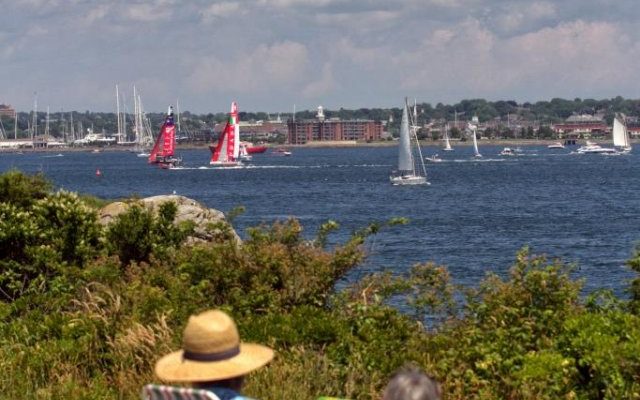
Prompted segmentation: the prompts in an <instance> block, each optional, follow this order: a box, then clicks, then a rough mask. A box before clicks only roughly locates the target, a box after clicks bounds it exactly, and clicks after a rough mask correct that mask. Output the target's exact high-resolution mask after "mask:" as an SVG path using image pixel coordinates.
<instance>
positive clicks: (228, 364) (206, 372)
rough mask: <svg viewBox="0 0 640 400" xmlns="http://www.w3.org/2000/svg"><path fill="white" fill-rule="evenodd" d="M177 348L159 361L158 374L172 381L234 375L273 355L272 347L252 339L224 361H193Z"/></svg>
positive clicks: (233, 376) (191, 380)
mask: <svg viewBox="0 0 640 400" xmlns="http://www.w3.org/2000/svg"><path fill="white" fill-rule="evenodd" d="M182 355H183V351H182V350H180V351H175V352H173V353H171V354H168V355H166V356H164V357H162V358H161V359H160V360H158V362H157V363H156V368H155V372H156V375H157V376H158V377H159V378H160V379H162V380H164V381H170V382H208V381H217V380H222V379H230V378H235V377H238V376H241V375H245V374H247V373H249V372H251V371H253V370H255V369H258V368H260V367H262V366H263V365H265V364H267V363H268V362H269V361H271V359H273V350H272V349H270V348H269V347H266V346H262V345H259V344H253V343H241V344H240V353H239V354H238V355H237V356H235V357H232V358H230V359H227V360H224V361H213V362H212V361H191V360H184V359H183V356H182Z"/></svg>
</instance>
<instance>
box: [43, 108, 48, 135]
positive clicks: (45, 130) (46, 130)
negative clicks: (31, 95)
mask: <svg viewBox="0 0 640 400" xmlns="http://www.w3.org/2000/svg"><path fill="white" fill-rule="evenodd" d="M44 137H45V140H46V141H47V142H48V141H49V106H47V119H46V123H45V127H44Z"/></svg>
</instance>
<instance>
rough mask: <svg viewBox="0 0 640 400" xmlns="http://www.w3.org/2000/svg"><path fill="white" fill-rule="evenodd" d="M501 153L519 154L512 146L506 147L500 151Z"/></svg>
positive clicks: (505, 154) (507, 154) (503, 154)
mask: <svg viewBox="0 0 640 400" xmlns="http://www.w3.org/2000/svg"><path fill="white" fill-rule="evenodd" d="M500 155H501V156H515V155H517V154H516V151H515V150H514V149H512V148H511V147H505V148H504V149H502V151H501V152H500Z"/></svg>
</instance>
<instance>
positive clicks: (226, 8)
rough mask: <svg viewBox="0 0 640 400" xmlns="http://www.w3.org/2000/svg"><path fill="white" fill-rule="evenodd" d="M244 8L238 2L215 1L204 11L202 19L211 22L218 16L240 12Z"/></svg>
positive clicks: (222, 16)
mask: <svg viewBox="0 0 640 400" xmlns="http://www.w3.org/2000/svg"><path fill="white" fill-rule="evenodd" d="M242 11H243V10H242V8H241V7H240V3H238V2H222V3H214V4H211V5H210V6H209V7H207V8H206V9H205V10H204V11H202V19H203V20H204V21H205V22H211V21H214V20H216V19H218V18H224V17H229V16H232V15H234V14H239V13H241V12H242Z"/></svg>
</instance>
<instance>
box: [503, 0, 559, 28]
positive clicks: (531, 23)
mask: <svg viewBox="0 0 640 400" xmlns="http://www.w3.org/2000/svg"><path fill="white" fill-rule="evenodd" d="M494 13H495V14H497V15H496V17H495V18H494V19H495V21H496V26H497V28H498V29H499V31H501V32H503V33H512V32H522V31H526V30H530V29H533V28H535V27H536V25H537V26H538V27H539V26H540V23H541V22H540V21H548V20H552V19H553V18H554V17H555V16H556V13H557V9H556V6H555V4H553V3H550V2H548V1H534V2H531V3H524V4H521V3H508V4H506V5H504V6H501V7H499V8H498V10H497V11H495V12H494Z"/></svg>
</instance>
